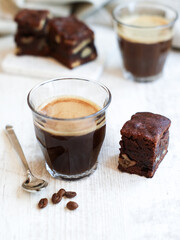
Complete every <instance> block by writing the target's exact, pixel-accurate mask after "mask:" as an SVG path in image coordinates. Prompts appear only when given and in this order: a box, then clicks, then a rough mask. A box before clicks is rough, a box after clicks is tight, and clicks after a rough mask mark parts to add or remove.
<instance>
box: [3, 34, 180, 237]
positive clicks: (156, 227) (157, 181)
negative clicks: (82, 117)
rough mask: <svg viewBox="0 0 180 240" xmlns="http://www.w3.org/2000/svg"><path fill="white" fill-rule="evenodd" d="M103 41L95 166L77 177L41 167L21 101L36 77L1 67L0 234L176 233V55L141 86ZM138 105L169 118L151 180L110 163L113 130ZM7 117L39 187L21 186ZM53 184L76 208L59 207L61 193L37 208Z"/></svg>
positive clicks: (179, 72)
mask: <svg viewBox="0 0 180 240" xmlns="http://www.w3.org/2000/svg"><path fill="white" fill-rule="evenodd" d="M112 34H113V33H112ZM8 47H10V48H12V47H13V44H12V39H10V38H8V39H6V40H5V41H2V40H1V41H0V49H1V50H0V53H1V59H2V58H3V56H4V55H5V54H6V52H7V49H8ZM109 47H110V48H111V51H112V54H111V55H109V57H108V59H107V64H106V67H105V70H104V73H103V75H102V76H101V79H100V81H101V82H103V83H104V84H105V85H106V86H107V87H108V88H109V89H110V91H111V93H112V103H111V106H110V107H109V110H108V114H107V115H108V116H107V134H106V138H105V142H104V144H103V147H102V150H101V153H100V156H99V166H98V169H97V170H96V172H95V173H94V174H93V175H91V176H90V177H88V178H84V179H82V180H79V181H73V182H68V181H63V180H55V179H53V178H52V177H50V176H49V174H48V173H47V172H46V170H45V167H44V159H43V155H42V153H41V151H40V148H39V146H38V144H37V141H36V139H35V135H34V129H33V124H32V117H31V112H30V110H29V109H28V106H27V103H26V97H27V93H28V92H29V90H30V89H31V88H32V87H33V86H34V85H35V84H37V83H39V82H41V81H42V79H36V78H27V77H22V76H18V75H16V76H14V75H10V74H5V73H3V72H1V73H0V117H1V121H0V240H11V239H13V240H37V239H43V240H57V239H58V240H59V239H65V240H66V239H67V240H79V239H80V240H106V239H108V240H111V239H112V240H119V239H121V240H131V239H133V240H141V239H143V240H146V239H147V240H150V239H152V240H157V239H158V240H165V239H167V240H171V239H173V240H179V239H180V157H179V152H180V150H179V149H180V146H179V142H180V141H179V134H180V53H178V52H174V51H171V53H170V55H169V58H168V61H167V64H166V67H165V71H164V75H163V77H162V78H161V79H159V80H158V81H156V82H153V83H147V84H143V83H136V82H132V81H128V80H126V79H123V77H122V73H121V69H120V67H119V65H120V61H119V52H118V49H117V44H116V43H115V42H113V43H111V44H110V45H109ZM6 48H7V49H6ZM87 77H88V76H87ZM138 111H150V112H153V113H159V114H162V115H165V116H167V117H168V118H170V119H171V120H172V125H171V127H170V145H169V152H168V154H167V155H166V157H165V159H164V160H163V162H162V163H161V164H160V166H159V168H158V170H157V172H156V174H155V176H154V177H153V178H152V179H146V178H144V177H139V176H136V175H130V174H127V173H121V172H120V171H119V170H118V169H117V166H118V154H119V140H120V133H119V132H120V129H121V127H122V125H123V124H124V122H125V121H127V120H128V119H129V118H130V117H131V115H132V114H134V113H136V112H138ZM7 123H8V124H12V125H13V126H14V128H15V131H16V133H17V136H18V137H19V139H20V142H21V144H22V147H23V149H24V152H25V155H26V157H27V159H28V161H29V163H30V166H31V169H32V172H34V174H35V175H37V176H38V177H42V178H44V179H46V180H47V181H48V182H49V186H48V188H47V189H46V190H45V191H43V192H39V193H36V194H30V193H27V192H25V191H23V190H22V188H21V183H22V182H23V181H24V180H25V175H24V170H23V168H22V165H21V162H20V160H19V159H18V157H17V155H16V153H15V152H14V150H13V148H12V147H11V144H10V142H9V140H8V139H7V137H6V135H5V133H4V126H5V125H6V124H7ZM60 188H65V189H66V190H73V191H76V192H77V197H76V198H75V199H74V200H75V201H77V202H78V204H79V208H78V209H77V210H76V211H74V212H70V211H68V210H67V209H66V208H65V205H66V203H67V200H66V199H63V200H62V202H61V203H60V204H59V205H52V204H51V202H50V204H49V205H48V207H47V208H45V209H43V210H39V209H38V208H37V203H38V201H39V200H40V199H41V198H43V197H48V199H49V200H50V198H51V196H52V194H53V193H54V192H56V191H57V190H59V189H60Z"/></svg>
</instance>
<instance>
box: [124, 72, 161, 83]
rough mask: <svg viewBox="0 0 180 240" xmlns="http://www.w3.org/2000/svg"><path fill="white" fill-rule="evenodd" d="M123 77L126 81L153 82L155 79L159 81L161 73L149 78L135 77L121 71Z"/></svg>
mask: <svg viewBox="0 0 180 240" xmlns="http://www.w3.org/2000/svg"><path fill="white" fill-rule="evenodd" d="M123 76H124V77H125V78H126V79H131V80H134V81H136V82H144V83H145V82H153V81H155V80H157V79H159V78H160V77H161V76H162V73H159V74H158V75H155V76H149V77H136V76H134V75H132V73H130V72H127V71H126V70H124V69H123Z"/></svg>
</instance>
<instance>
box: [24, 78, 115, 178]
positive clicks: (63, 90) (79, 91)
mask: <svg viewBox="0 0 180 240" xmlns="http://www.w3.org/2000/svg"><path fill="white" fill-rule="evenodd" d="M110 101H111V94H110V91H109V90H108V89H107V88H106V87H105V86H104V85H102V84H100V83H96V82H93V81H88V80H84V79H70V78H66V79H55V80H51V81H47V82H44V83H42V84H40V85H38V86H36V87H35V88H33V89H32V90H31V91H30V93H29V95H28V104H29V106H30V108H31V110H32V113H33V120H34V126H35V133H36V137H37V140H38V141H39V143H40V146H41V149H42V151H43V154H44V157H45V160H46V161H45V162H46V169H47V170H48V172H49V173H50V174H51V175H52V176H53V177H56V178H58V177H61V178H66V179H78V178H82V177H85V176H87V175H90V174H91V173H92V172H94V170H95V169H96V167H97V158H98V155H99V152H100V149H101V146H102V143H103V140H104V137H105V131H106V109H107V108H108V106H109V104H110Z"/></svg>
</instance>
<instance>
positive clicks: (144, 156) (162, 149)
mask: <svg viewBox="0 0 180 240" xmlns="http://www.w3.org/2000/svg"><path fill="white" fill-rule="evenodd" d="M170 124H171V121H170V120H169V119H168V118H166V117H164V116H161V115H159V114H153V113H149V112H139V113H136V114H135V115H133V116H132V117H131V120H129V121H127V122H126V123H125V124H124V126H123V128H122V129H121V134H122V139H121V141H120V146H121V149H120V155H119V169H120V170H121V171H123V172H128V173H134V174H138V175H141V176H145V177H153V175H154V173H155V171H156V169H157V168H158V166H159V164H160V162H161V161H162V159H163V158H164V156H165V155H166V153H167V148H168V143H169V127H170Z"/></svg>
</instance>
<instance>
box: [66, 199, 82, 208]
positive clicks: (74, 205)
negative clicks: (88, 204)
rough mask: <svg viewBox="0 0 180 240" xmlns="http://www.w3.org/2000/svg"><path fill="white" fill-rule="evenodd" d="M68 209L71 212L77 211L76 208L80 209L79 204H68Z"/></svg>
mask: <svg viewBox="0 0 180 240" xmlns="http://www.w3.org/2000/svg"><path fill="white" fill-rule="evenodd" d="M66 207H67V208H68V209H69V210H75V209H76V208H78V207H79V206H78V204H77V203H76V202H72V201H70V202H68V203H67V205H66Z"/></svg>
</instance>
